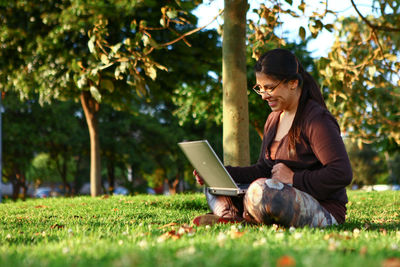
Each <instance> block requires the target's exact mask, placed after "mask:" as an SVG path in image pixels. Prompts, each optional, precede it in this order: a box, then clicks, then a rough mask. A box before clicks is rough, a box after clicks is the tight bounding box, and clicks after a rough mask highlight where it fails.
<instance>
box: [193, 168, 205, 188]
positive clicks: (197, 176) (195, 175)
mask: <svg viewBox="0 0 400 267" xmlns="http://www.w3.org/2000/svg"><path fill="white" fill-rule="evenodd" d="M193 175H194V178H196V182H197V183H198V184H199V185H203V184H204V180H203V178H202V177H201V176H200V174H199V173H198V172H197V171H196V170H193Z"/></svg>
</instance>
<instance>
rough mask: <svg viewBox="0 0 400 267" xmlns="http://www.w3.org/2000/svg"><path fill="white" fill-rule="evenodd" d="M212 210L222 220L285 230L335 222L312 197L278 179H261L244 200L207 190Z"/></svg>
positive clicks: (321, 225) (255, 182)
mask: <svg viewBox="0 0 400 267" xmlns="http://www.w3.org/2000/svg"><path fill="white" fill-rule="evenodd" d="M206 198H207V202H208V205H209V207H210V209H211V211H212V212H213V213H214V214H215V215H218V216H221V217H229V218H233V219H239V220H240V219H243V218H244V219H245V220H246V221H247V222H250V223H256V224H261V223H262V224H267V225H271V224H279V225H283V226H286V227H290V226H293V227H304V226H310V227H326V226H330V225H335V224H337V221H336V219H335V218H334V217H333V216H332V215H331V214H330V213H329V212H328V211H327V210H326V209H325V208H324V207H322V206H321V205H320V204H319V202H318V201H317V200H316V199H315V198H313V197H312V196H311V195H309V194H307V193H305V192H303V191H300V190H298V189H296V188H294V187H292V186H290V185H287V184H283V183H281V182H279V181H278V180H275V179H266V178H259V179H257V180H256V181H254V182H253V183H252V184H251V185H250V187H249V188H248V190H247V192H246V194H245V195H244V197H243V196H242V197H229V196H216V195H212V194H210V193H209V192H208V190H206Z"/></svg>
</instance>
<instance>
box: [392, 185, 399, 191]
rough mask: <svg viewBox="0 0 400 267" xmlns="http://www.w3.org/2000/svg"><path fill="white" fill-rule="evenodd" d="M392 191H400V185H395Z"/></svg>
mask: <svg viewBox="0 0 400 267" xmlns="http://www.w3.org/2000/svg"><path fill="white" fill-rule="evenodd" d="M392 190H393V191H398V190H400V185H398V184H394V185H393V186H392Z"/></svg>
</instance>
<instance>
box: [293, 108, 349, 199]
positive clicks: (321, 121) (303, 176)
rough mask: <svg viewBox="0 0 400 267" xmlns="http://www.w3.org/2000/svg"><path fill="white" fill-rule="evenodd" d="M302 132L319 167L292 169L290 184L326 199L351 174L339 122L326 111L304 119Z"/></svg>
mask: <svg viewBox="0 0 400 267" xmlns="http://www.w3.org/2000/svg"><path fill="white" fill-rule="evenodd" d="M304 132H305V134H306V136H307V138H308V140H309V142H310V146H311V149H312V150H313V152H314V154H315V156H316V157H317V158H318V160H319V161H320V162H321V164H322V167H321V168H320V169H317V170H307V169H305V170H300V171H296V172H295V174H294V177H293V186H294V187H296V188H297V189H299V190H301V191H304V192H307V193H309V194H311V195H312V196H314V197H315V198H317V199H319V200H325V199H329V197H330V196H331V195H332V194H334V193H335V192H337V191H338V190H342V189H343V188H344V187H345V186H347V185H349V184H350V182H351V180H352V177H353V174H352V170H351V165H350V161H349V158H348V155H347V152H346V149H345V146H344V143H343V140H342V138H341V136H340V129H339V125H338V124H337V122H336V120H335V118H334V117H333V116H332V115H331V114H330V113H329V112H328V111H326V112H323V113H320V114H318V115H316V116H315V117H314V118H312V119H311V120H310V121H307V123H306V126H305V129H304Z"/></svg>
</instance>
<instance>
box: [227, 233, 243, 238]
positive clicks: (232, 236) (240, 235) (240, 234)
mask: <svg viewBox="0 0 400 267" xmlns="http://www.w3.org/2000/svg"><path fill="white" fill-rule="evenodd" d="M229 235H230V237H231V238H232V239H236V238H240V237H242V236H243V235H244V232H239V231H230V234H229Z"/></svg>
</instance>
